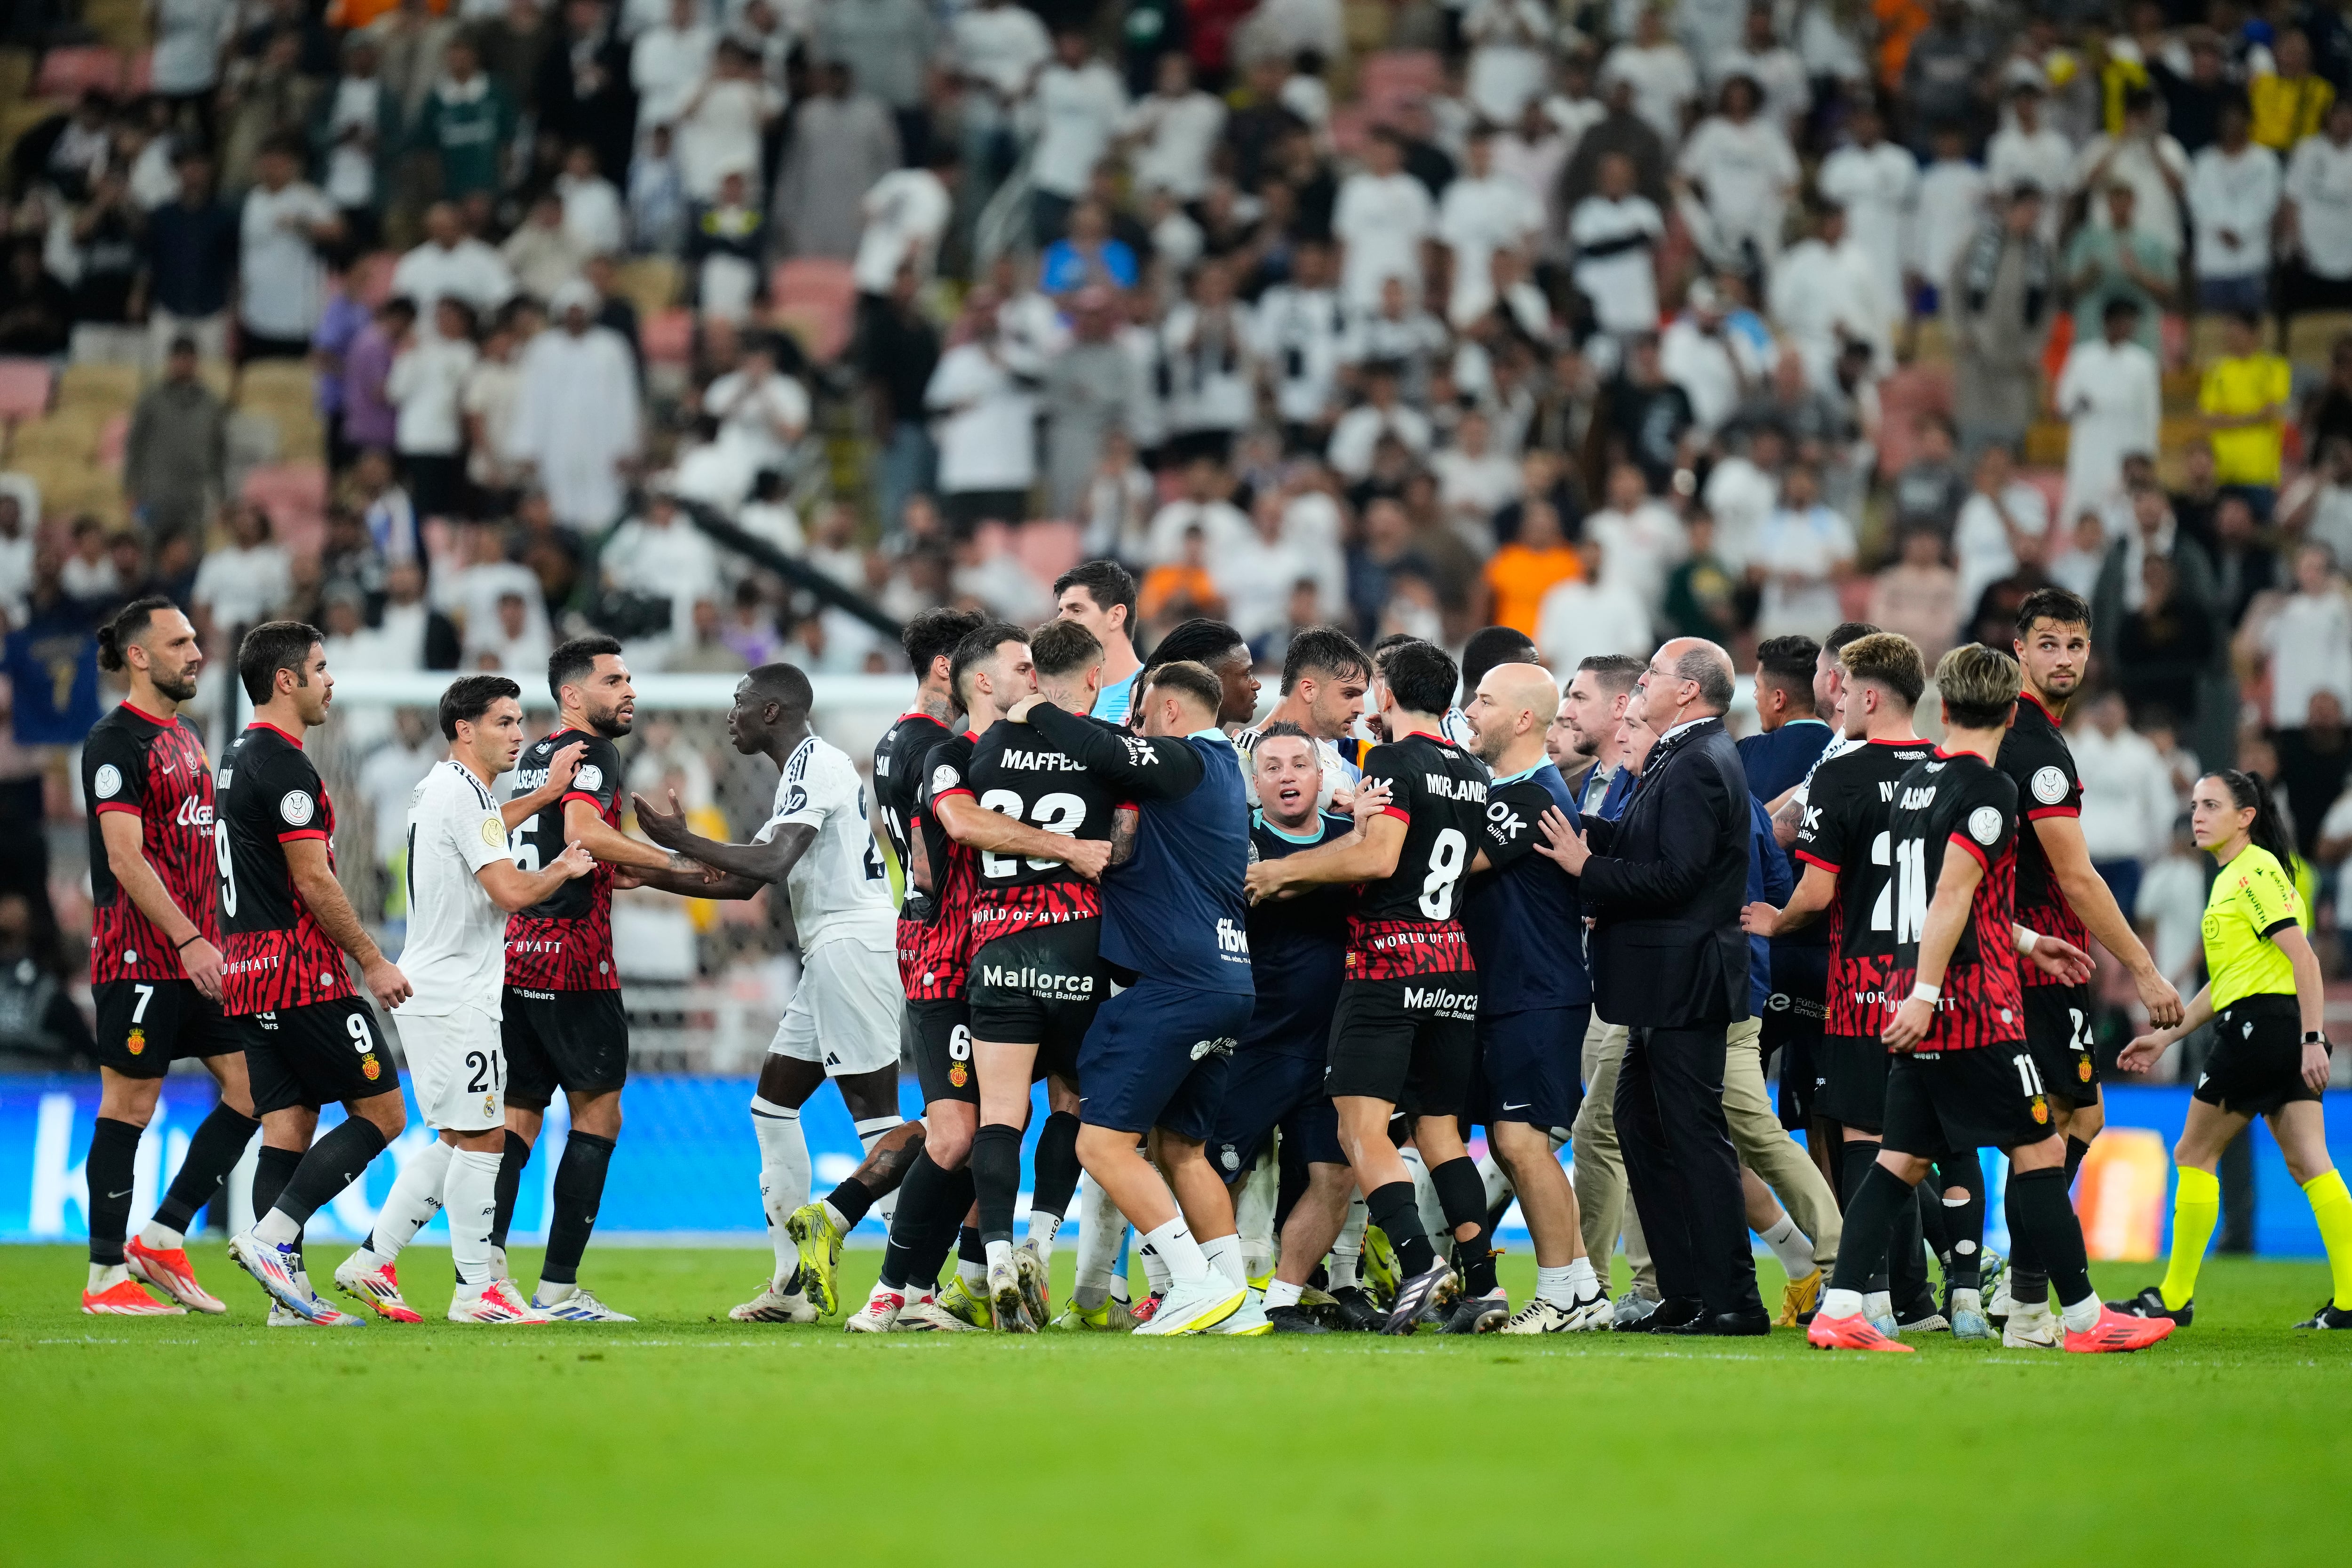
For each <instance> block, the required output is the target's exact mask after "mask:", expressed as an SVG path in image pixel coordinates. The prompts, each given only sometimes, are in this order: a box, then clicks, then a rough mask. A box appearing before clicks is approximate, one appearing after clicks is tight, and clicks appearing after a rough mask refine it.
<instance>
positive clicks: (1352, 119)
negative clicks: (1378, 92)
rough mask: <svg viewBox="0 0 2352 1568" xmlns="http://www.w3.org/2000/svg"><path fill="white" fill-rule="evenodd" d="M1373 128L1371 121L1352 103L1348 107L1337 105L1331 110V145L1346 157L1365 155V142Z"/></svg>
mask: <svg viewBox="0 0 2352 1568" xmlns="http://www.w3.org/2000/svg"><path fill="white" fill-rule="evenodd" d="M1371 129H1372V122H1371V121H1370V119H1369V118H1368V117H1367V116H1366V115H1365V113H1364V111H1363V110H1360V109H1358V108H1356V107H1355V106H1353V105H1352V104H1351V105H1349V106H1348V107H1346V108H1339V107H1336V106H1335V107H1334V108H1333V109H1332V110H1331V145H1332V146H1333V147H1335V148H1337V149H1338V150H1339V153H1341V155H1343V156H1345V157H1349V158H1360V157H1362V156H1363V155H1364V144H1365V142H1366V140H1367V139H1368V138H1369V137H1370V133H1371Z"/></svg>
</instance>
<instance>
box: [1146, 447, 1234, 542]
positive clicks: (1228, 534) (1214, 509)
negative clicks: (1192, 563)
mask: <svg viewBox="0 0 2352 1568" xmlns="http://www.w3.org/2000/svg"><path fill="white" fill-rule="evenodd" d="M1233 489H1234V479H1233V475H1232V474H1231V473H1230V472H1228V471H1227V470H1226V468H1225V466H1224V465H1223V463H1220V462H1219V461H1217V460H1216V458H1210V457H1199V458H1193V459H1192V461H1191V462H1189V463H1187V464H1186V465H1185V466H1184V493H1183V494H1182V495H1181V496H1180V497H1178V498H1177V499H1176V500H1172V501H1170V502H1169V503H1168V504H1167V505H1166V506H1163V507H1161V508H1160V510H1158V511H1157V512H1154V513H1153V514H1152V517H1151V526H1150V528H1149V529H1148V530H1146V531H1145V535H1144V556H1145V562H1146V563H1147V564H1149V565H1152V566H1166V565H1170V564H1172V563H1176V562H1179V561H1181V560H1183V559H1184V536H1185V534H1187V533H1189V532H1191V531H1192V530H1194V529H1198V530H1200V531H1201V536H1202V542H1204V543H1205V544H1206V545H1207V546H1208V554H1207V557H1206V558H1207V559H1208V560H1211V561H1215V560H1218V559H1221V558H1222V557H1223V555H1224V553H1225V552H1227V551H1228V550H1232V549H1234V548H1235V547H1237V546H1239V545H1240V544H1241V543H1242V542H1243V540H1244V539H1245V538H1246V537H1247V536H1248V534H1249V533H1250V531H1251V530H1250V521H1249V519H1248V518H1246V517H1244V516H1243V515H1242V510H1241V508H1239V507H1237V506H1235V505H1234V503H1233V501H1232V500H1231V499H1230V498H1231V496H1232V495H1233Z"/></svg>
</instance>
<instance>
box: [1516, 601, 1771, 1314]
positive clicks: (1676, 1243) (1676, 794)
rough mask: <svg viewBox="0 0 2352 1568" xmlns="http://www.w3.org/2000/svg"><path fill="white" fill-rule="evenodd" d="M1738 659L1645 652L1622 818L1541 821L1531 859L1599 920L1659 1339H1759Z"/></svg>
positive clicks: (1703, 649)
mask: <svg viewBox="0 0 2352 1568" xmlns="http://www.w3.org/2000/svg"><path fill="white" fill-rule="evenodd" d="M1732 690H1733V676H1732V665H1731V656H1730V655H1728V654H1727V653H1726V652H1724V650H1723V649H1722V648H1720V647H1717V646H1716V645H1715V644H1713V643H1711V642H1707V641H1706V640H1704V639H1702V638H1698V637H1677V638H1675V640H1674V641H1672V642H1670V643H1668V644H1666V645H1665V646H1664V647H1662V648H1660V649H1659V650H1658V651H1657V652H1656V653H1655V654H1654V655H1652V656H1651V658H1650V662H1649V665H1648V667H1647V668H1646V669H1644V670H1643V675H1642V679H1641V683H1640V685H1639V686H1638V687H1637V688H1636V689H1635V693H1634V698H1633V702H1631V703H1629V704H1628V705H1627V709H1626V711H1627V713H1628V714H1629V715H1632V714H1633V713H1634V712H1635V710H1637V709H1638V710H1639V717H1640V718H1641V720H1642V721H1643V724H1645V725H1646V726H1648V727H1649V728H1650V729H1651V730H1653V731H1656V733H1657V736H1658V741H1657V744H1656V746H1655V748H1654V750H1653V751H1652V752H1651V753H1650V756H1649V759H1648V761H1647V763H1645V764H1644V766H1643V772H1642V787H1641V788H1640V789H1639V790H1637V791H1635V792H1634V795H1633V800H1632V802H1631V803H1630V804H1629V805H1627V806H1626V808H1625V814H1624V816H1622V817H1620V818H1618V819H1617V820H1616V821H1615V822H1604V821H1601V819H1599V818H1597V817H1586V818H1584V819H1583V823H1582V826H1581V829H1580V828H1579V826H1578V825H1577V824H1576V823H1575V822H1572V821H1570V818H1569V817H1568V816H1567V814H1566V813H1564V812H1560V811H1558V810H1553V811H1549V812H1547V813H1546V814H1545V816H1544V825H1543V827H1542V830H1541V837H1543V839H1544V843H1543V845H1542V846H1541V847H1540V849H1539V853H1541V854H1543V855H1544V856H1545V857H1546V858H1549V859H1550V860H1551V861H1552V862H1553V863H1554V864H1556V865H1558V866H1559V867H1560V868H1561V869H1563V870H1565V871H1567V872H1569V873H1570V875H1571V876H1574V877H1577V878H1578V879H1580V888H1579V893H1580V897H1581V899H1582V900H1583V901H1584V904H1585V906H1586V907H1587V908H1589V909H1590V910H1591V911H1592V913H1593V916H1594V919H1595V922H1596V923H1595V925H1594V928H1593V932H1592V941H1591V963H1592V968H1593V1002H1594V1005H1596V1006H1597V1007H1599V1008H1600V1010H1601V1014H1602V1016H1605V1017H1607V1018H1608V1019H1609V1020H1610V1021H1611V1022H1612V1023H1614V1024H1622V1025H1623V1026H1625V1028H1626V1042H1625V1056H1624V1059H1623V1061H1622V1063H1621V1064H1620V1066H1619V1068H1618V1070H1617V1089H1616V1103H1615V1107H1614V1110H1615V1122H1616V1129H1617V1140H1618V1144H1619V1146H1620V1148H1621V1149H1622V1151H1623V1153H1624V1159H1625V1175H1626V1181H1627V1184H1628V1185H1629V1187H1630V1188H1631V1189H1632V1193H1633V1205H1634V1208H1635V1210H1636V1212H1638V1213H1639V1215H1641V1220H1642V1229H1643V1234H1644V1236H1645V1237H1647V1239H1648V1241H1649V1244H1650V1250H1651V1253H1652V1255H1653V1256H1654V1258H1655V1260H1656V1264H1657V1271H1658V1288H1659V1290H1660V1292H1661V1295H1662V1298H1663V1299H1662V1300H1661V1301H1660V1303H1659V1306H1658V1310H1656V1311H1655V1312H1653V1313H1651V1314H1650V1315H1649V1317H1648V1319H1647V1320H1646V1321H1645V1324H1644V1326H1645V1327H1646V1328H1647V1329H1648V1330H1649V1331H1651V1332H1654V1333H1657V1332H1664V1333H1682V1334H1763V1333H1769V1332H1770V1331H1771V1326H1772V1320H1771V1317H1770V1315H1769V1313H1767V1312H1766V1311H1765V1310H1764V1304H1763V1301H1762V1300H1760V1299H1759V1297H1758V1295H1757V1293H1756V1266H1755V1262H1754V1259H1753V1258H1752V1257H1751V1256H1750V1254H1749V1252H1748V1225H1747V1220H1746V1208H1745V1204H1744V1202H1743V1199H1742V1196H1741V1191H1740V1182H1739V1161H1738V1155H1737V1154H1735V1153H1734V1152H1733V1149H1732V1144H1731V1135H1730V1130H1729V1128H1728V1126H1727V1123H1726V1121H1725V1118H1724V1110H1723V1086H1724V1065H1725V1054H1726V1037H1727V1034H1728V1032H1729V1030H1730V1027H1731V1026H1732V1025H1733V1024H1735V1023H1738V1022H1740V1021H1742V1020H1744V1019H1746V1018H1748V1016H1750V1011H1751V1009H1750V1005H1749V1000H1748V984H1749V975H1748V966H1749V957H1748V939H1747V934H1746V933H1745V932H1744V931H1742V930H1741V929H1740V924H1739V911H1740V905H1741V902H1742V900H1743V899H1744V897H1745V895H1746V891H1747V887H1748V852H1749V846H1748V834H1749V828H1750V817H1749V815H1748V775H1747V773H1746V770H1745V769H1743V768H1742V767H1741V766H1740V762H1739V752H1738V747H1737V746H1736V745H1734V743H1733V742H1732V739H1731V735H1730V733H1729V732H1728V731H1727V730H1726V729H1725V728H1724V724H1723V715H1724V713H1725V711H1726V710H1728V709H1729V708H1730V706H1731V698H1732Z"/></svg>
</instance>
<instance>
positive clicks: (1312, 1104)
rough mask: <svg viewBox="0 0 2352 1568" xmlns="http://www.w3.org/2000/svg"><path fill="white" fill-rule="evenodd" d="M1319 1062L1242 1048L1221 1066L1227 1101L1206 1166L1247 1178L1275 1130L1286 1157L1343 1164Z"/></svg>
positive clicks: (1221, 1109)
mask: <svg viewBox="0 0 2352 1568" xmlns="http://www.w3.org/2000/svg"><path fill="white" fill-rule="evenodd" d="M1323 1065H1324V1064H1323V1058H1321V1057H1319V1056H1318V1057H1302V1056H1297V1055H1294V1054H1293V1053H1291V1052H1289V1051H1277V1050H1274V1049H1271V1048H1269V1047H1265V1046H1258V1047H1255V1048H1253V1047H1248V1046H1244V1047H1242V1048H1241V1049H1240V1050H1237V1051H1235V1052H1234V1059H1233V1061H1232V1062H1231V1063H1230V1064H1229V1065H1228V1066H1227V1067H1226V1068H1225V1097H1224V1100H1223V1103H1221V1104H1220V1105H1219V1106H1218V1107H1217V1130H1216V1131H1215V1132H1214V1133H1213V1134H1212V1135H1211V1136H1210V1139H1209V1162H1210V1163H1212V1164H1213V1165H1214V1166H1215V1167H1216V1171H1217V1174H1219V1175H1220V1176H1223V1178H1224V1179H1225V1180H1226V1181H1228V1182H1234V1181H1238V1180H1240V1179H1241V1178H1242V1177H1244V1176H1245V1175H1247V1174H1249V1172H1250V1167H1251V1166H1253V1165H1255V1164H1256V1163H1257V1157H1258V1155H1260V1154H1261V1153H1263V1152H1265V1142H1266V1140H1267V1139H1268V1138H1270V1137H1272V1136H1273V1135H1274V1132H1275V1131H1276V1129H1277V1128H1279V1129H1280V1130H1281V1131H1282V1142H1283V1148H1284V1157H1285V1158H1286V1159H1288V1158H1290V1157H1292V1156H1293V1155H1296V1156H1297V1158H1298V1159H1299V1160H1301V1161H1302V1162H1303V1163H1307V1164H1315V1165H1344V1164H1346V1163H1348V1156H1347V1155H1346V1154H1345V1153H1344V1152H1341V1151H1340V1148H1339V1112H1338V1111H1336V1110H1332V1109H1331V1098H1330V1096H1328V1095H1327V1094H1325V1093H1324V1092H1323Z"/></svg>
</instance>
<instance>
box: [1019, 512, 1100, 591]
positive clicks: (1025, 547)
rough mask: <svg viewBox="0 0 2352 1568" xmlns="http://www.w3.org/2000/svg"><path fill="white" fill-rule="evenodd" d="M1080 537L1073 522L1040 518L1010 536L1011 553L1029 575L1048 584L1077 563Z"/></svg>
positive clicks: (1081, 537) (1081, 538)
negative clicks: (1011, 543) (1011, 541)
mask: <svg viewBox="0 0 2352 1568" xmlns="http://www.w3.org/2000/svg"><path fill="white" fill-rule="evenodd" d="M1084 537H1085V533H1084V531H1083V530H1081V529H1080V528H1079V527H1078V525H1077V524H1076V523H1075V522H1063V521H1055V520H1052V519H1040V520H1039V521H1035V522H1027V523H1024V524H1022V525H1021V529H1020V531H1018V532H1016V533H1014V534H1013V555H1014V556H1015V557H1016V558H1017V559H1018V560H1019V561H1020V563H1021V564H1022V567H1023V568H1024V570H1025V571H1027V573H1028V574H1029V575H1031V576H1032V577H1034V578H1036V579H1037V581H1039V582H1040V583H1046V584H1050V583H1052V582H1053V581H1054V579H1055V578H1056V577H1058V576H1060V575H1061V574H1063V573H1065V572H1067V571H1068V570H1069V569H1070V568H1071V567H1073V566H1076V564H1077V563H1078V555H1079V552H1080V550H1081V548H1082V543H1083V540H1084Z"/></svg>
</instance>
